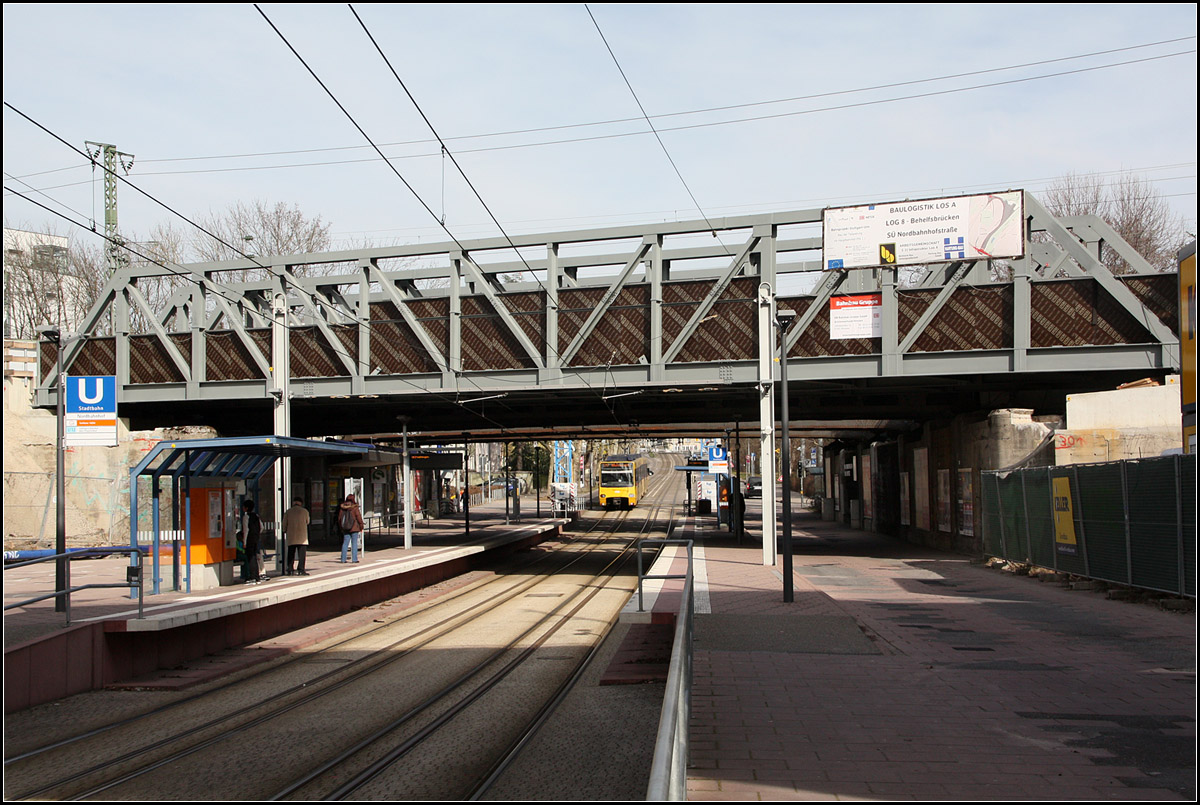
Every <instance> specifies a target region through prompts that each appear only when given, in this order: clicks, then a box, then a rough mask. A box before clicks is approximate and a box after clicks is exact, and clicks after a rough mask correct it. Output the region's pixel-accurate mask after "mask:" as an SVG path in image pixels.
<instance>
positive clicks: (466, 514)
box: [462, 433, 471, 539]
mask: <svg viewBox="0 0 1200 805" xmlns="http://www.w3.org/2000/svg"><path fill="white" fill-rule="evenodd" d="M470 457H471V454H470V452H468V447H467V434H466V433H464V434H463V479H464V481H465V483H464V484H463V496H462V507H463V522H464V524H465V531H464V536H465V537H467V538H468V539H470V537H471V462H470Z"/></svg>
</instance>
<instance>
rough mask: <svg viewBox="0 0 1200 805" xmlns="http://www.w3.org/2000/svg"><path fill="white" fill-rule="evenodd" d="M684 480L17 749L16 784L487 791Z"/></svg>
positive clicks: (575, 670) (603, 618) (91, 790)
mask: <svg viewBox="0 0 1200 805" xmlns="http://www.w3.org/2000/svg"><path fill="white" fill-rule="evenodd" d="M672 476H675V473H666V474H665V475H664V476H663V477H662V478H660V479H659V480H658V481H657V483H655V484H653V485H652V489H651V493H650V494H649V495H648V496H647V501H646V503H647V505H646V506H644V507H641V508H638V509H633V510H632V511H628V512H610V513H603V514H602V515H601V516H600V517H598V518H597V519H596V520H595V522H594V523H592V525H591V528H589V529H588V531H587V532H586V533H584V534H581V535H580V536H578V537H577V538H576V539H574V540H572V541H571V542H569V543H566V544H563V545H562V546H560V547H559V548H558V549H557V550H554V551H552V552H543V553H542V554H541V555H539V556H538V558H537V561H534V562H527V563H525V565H524V566H521V565H516V564H514V565H511V566H506V567H504V568H502V569H501V571H500V572H499V573H498V574H497V575H496V576H495V577H493V578H491V579H489V580H486V581H482V582H477V583H474V584H471V585H468V586H467V587H465V588H462V589H460V590H458V591H456V592H455V593H453V594H451V595H448V596H445V597H443V598H440V599H438V600H436V601H433V602H430V603H428V604H426V605H422V606H419V607H416V608H414V609H413V610H409V611H407V612H406V613H405V614H404V615H403V616H401V617H399V618H395V619H392V620H391V621H390V622H388V623H385V624H380V625H379V626H378V627H376V628H372V629H369V630H367V631H365V632H362V633H359V634H356V635H353V636H351V637H350V638H347V639H344V640H339V641H336V642H333V643H331V644H329V645H327V646H324V647H321V648H320V650H317V651H312V652H309V653H306V654H304V655H302V656H297V657H295V658H294V659H293V660H291V661H289V662H285V663H280V664H278V665H277V666H274V667H271V668H268V669H265V670H263V671H262V672H261V673H259V674H255V675H253V676H251V677H249V678H246V679H242V680H238V681H236V682H235V683H231V684H228V685H221V686H218V687H215V688H213V689H212V690H209V691H206V692H204V693H201V694H199V695H197V696H191V697H186V698H185V699H183V700H181V701H179V702H177V703H173V704H171V705H169V706H165V707H161V708H155V709H154V710H152V711H150V712H147V713H144V714H141V715H140V716H139V717H137V718H136V719H124V720H120V721H115V722H114V723H113V724H112V725H111V726H107V727H106V728H105V729H103V730H89V731H87V732H86V733H82V734H81V735H80V736H79V737H78V738H75V739H72V740H70V741H59V742H56V743H54V744H52V745H49V746H47V747H43V748H41V749H39V750H37V751H30V752H25V753H22V754H21V755H18V756H15V757H13V758H10V759H8V760H6V762H5V764H6V783H5V787H6V794H7V796H8V798H37V799H47V798H51V799H86V798H96V797H100V798H105V799H110V798H116V799H184V798H187V799H197V798H200V799H218V798H219V799H227V798H229V799H346V798H354V799H385V798H386V799H397V798H405V799H465V798H474V797H479V796H482V795H483V794H484V792H486V790H487V787H488V786H490V785H491V784H492V783H493V782H494V781H495V780H497V779H498V778H499V777H500V775H502V773H503V770H504V768H505V766H506V764H507V762H508V761H509V760H511V758H512V757H515V755H516V753H517V752H518V751H519V749H520V747H521V746H523V745H525V743H526V742H527V741H528V740H529V736H530V735H531V734H532V733H533V731H535V730H536V728H537V725H538V724H540V723H541V722H542V721H544V719H545V718H547V717H548V715H549V713H550V712H552V710H553V707H554V706H555V703H556V702H557V701H560V700H561V699H562V697H563V696H565V695H566V693H567V691H569V689H570V685H571V684H572V680H573V679H576V678H577V677H578V675H579V673H581V671H582V669H583V668H584V667H585V666H586V662H587V660H588V658H589V657H590V656H591V654H592V652H594V650H595V648H596V647H597V646H598V645H599V644H600V643H601V642H602V640H603V637H604V636H605V634H606V633H607V630H608V628H609V626H610V625H611V623H612V621H613V620H615V615H616V612H617V611H619V609H620V606H621V605H623V603H624V601H625V600H626V599H627V598H628V594H629V590H630V589H631V588H632V586H633V584H635V583H636V580H635V579H634V580H632V581H631V580H630V579H629V577H628V574H627V573H622V571H623V570H624V569H625V568H626V566H627V564H628V557H629V556H630V551H631V546H632V545H633V544H634V542H635V540H636V538H637V537H638V536H640V535H642V534H645V533H648V532H651V530H652V529H654V528H655V526H656V525H658V526H661V530H665V528H666V525H665V523H666V522H667V521H668V520H669V513H670V511H671V508H672V506H673V505H674V504H675V502H676V501H677V499H678V497H679V486H680V483H679V479H678V478H675V477H672ZM631 532H632V533H631ZM84 758H89V759H91V760H85V759H84ZM63 769H70V770H71V771H70V772H69V773H66V774H64V773H63Z"/></svg>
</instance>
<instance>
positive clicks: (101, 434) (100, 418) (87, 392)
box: [63, 375, 117, 447]
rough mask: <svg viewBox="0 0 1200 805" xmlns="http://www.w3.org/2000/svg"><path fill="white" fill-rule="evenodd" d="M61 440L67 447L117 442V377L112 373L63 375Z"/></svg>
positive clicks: (105, 444)
mask: <svg viewBox="0 0 1200 805" xmlns="http://www.w3.org/2000/svg"><path fill="white" fill-rule="evenodd" d="M64 384H65V386H66V391H67V393H66V395H65V397H64V414H65V416H64V422H63V440H64V441H65V443H66V445H67V446H68V447H76V446H80V445H101V446H107V447H112V446H115V445H116V444H117V378H116V377H115V376H114V375H99V376H80V377H71V376H68V377H66V378H65V379H64Z"/></svg>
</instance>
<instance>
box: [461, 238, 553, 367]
mask: <svg viewBox="0 0 1200 805" xmlns="http://www.w3.org/2000/svg"><path fill="white" fill-rule="evenodd" d="M450 259H451V260H452V261H457V262H459V264H461V265H462V267H463V268H464V269H466V272H467V274H469V275H470V281H471V282H473V283H474V284H475V286H476V287H477V288H479V289H480V290H481V291H483V294H484V296H486V297H487V300H488V302H489V303H491V306H492V309H493V310H495V311H496V315H498V316H499V317H500V320H501V321H502V322H504V326H505V327H506V328H508V331H509V333H510V334H511V335H512V337H513V338H514V339H516V341H517V343H518V344H520V345H521V349H523V350H525V354H526V355H528V356H529V359H530V360H531V361H533V365H534V367H536V368H538V369H545V368H546V362H545V360H543V359H542V356H541V355H540V354H539V353H538V350H537V347H535V346H534V345H533V342H532V341H530V340H529V336H527V335H525V331H524V330H522V329H521V325H519V324H517V320H516V319H514V318H513V315H512V311H510V310H509V309H508V305H506V304H504V301H503V299H502V298H501V297H500V295H499V294H497V293H496V289H495V288H494V287H493V286H492V283H491V281H490V280H489V279H488V278H487V277H486V276H485V275H484V273H483V271H482V270H481V269H480V268H479V266H477V265H476V264H475V261H474V260H472V259H471V258H470V256H469V255H467V254H466V252H458V253H455V254H452V255H451V258H450ZM460 319H461V317H460ZM460 326H461V325H460Z"/></svg>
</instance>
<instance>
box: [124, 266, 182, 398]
mask: <svg viewBox="0 0 1200 805" xmlns="http://www.w3.org/2000/svg"><path fill="white" fill-rule="evenodd" d="M125 293H126V295H127V296H128V297H129V298H130V299H132V300H133V303H134V304H135V305H136V306H137V307H139V308H140V309H141V311H142V314H143V315H144V316H145V317H146V321H147V323H149V325H150V327H151V329H153V330H154V335H155V337H157V338H158V341H159V343H160V344H162V345H163V349H165V350H166V351H167V354H168V355H169V356H171V361H172V362H173V363H174V364H175V368H176V369H178V370H179V373H180V374H182V375H183V379H184V382H185V383H190V382H191V380H192V366H191V363H190V362H189V361H188V359H187V358H184V357H183V353H181V352H180V351H179V348H178V347H176V346H175V342H174V341H172V340H171V339H170V338H169V337H168V336H167V331H166V330H164V329H163V326H162V324H160V323H159V321H158V316H157V315H155V313H154V310H153V309H151V307H150V303H149V302H148V301H147V300H146V296H145V294H143V293H142V292H141V290H140V289H139V288H138V287H137V286H136V285H134V284H133V283H132V282H131V283H129V284H127V285H126V286H125Z"/></svg>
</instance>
